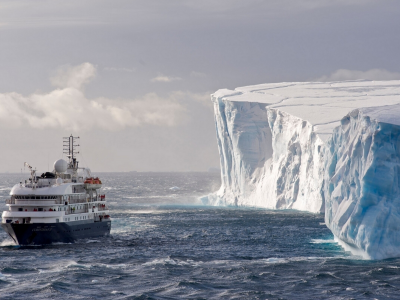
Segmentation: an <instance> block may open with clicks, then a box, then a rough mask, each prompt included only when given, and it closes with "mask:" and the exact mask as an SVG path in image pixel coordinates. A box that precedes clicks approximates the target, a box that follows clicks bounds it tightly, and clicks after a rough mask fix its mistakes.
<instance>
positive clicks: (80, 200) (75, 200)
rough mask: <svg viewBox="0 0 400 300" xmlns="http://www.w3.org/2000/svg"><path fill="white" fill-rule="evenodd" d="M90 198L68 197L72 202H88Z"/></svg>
mask: <svg viewBox="0 0 400 300" xmlns="http://www.w3.org/2000/svg"><path fill="white" fill-rule="evenodd" d="M89 199H90V198H86V197H85V198H78V199H70V200H69V203H71V204H74V203H86V202H89Z"/></svg>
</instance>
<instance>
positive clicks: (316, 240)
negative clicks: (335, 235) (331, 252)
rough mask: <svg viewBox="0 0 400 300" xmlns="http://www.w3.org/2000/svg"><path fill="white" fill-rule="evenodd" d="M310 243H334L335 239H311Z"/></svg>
mask: <svg viewBox="0 0 400 300" xmlns="http://www.w3.org/2000/svg"><path fill="white" fill-rule="evenodd" d="M310 243H311V244H334V243H336V241H335V240H323V239H312V240H311V242H310Z"/></svg>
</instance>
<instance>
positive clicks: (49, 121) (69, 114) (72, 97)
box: [0, 63, 187, 131]
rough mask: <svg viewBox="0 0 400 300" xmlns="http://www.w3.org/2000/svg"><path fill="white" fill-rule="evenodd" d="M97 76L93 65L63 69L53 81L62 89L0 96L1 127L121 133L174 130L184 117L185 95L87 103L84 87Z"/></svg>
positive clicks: (98, 99)
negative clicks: (144, 129) (126, 130)
mask: <svg viewBox="0 0 400 300" xmlns="http://www.w3.org/2000/svg"><path fill="white" fill-rule="evenodd" d="M95 74H96V68H95V67H94V66H93V65H92V64H90V63H84V64H81V65H79V66H75V67H71V66H64V67H62V68H60V69H59V70H58V73H57V76H55V77H53V78H51V81H52V83H53V84H54V85H56V86H58V87H60V88H57V89H55V90H53V91H51V92H49V93H35V94H32V95H29V96H23V95H21V94H19V93H15V92H12V93H0V124H1V126H3V127H22V126H29V127H32V128H38V129H47V128H63V129H68V130H74V131H78V130H90V129H94V128H97V129H98V128H101V129H104V130H119V129H123V128H126V127H137V126H142V125H160V126H174V125H176V124H178V123H179V122H180V121H182V119H183V118H184V117H185V111H186V108H185V107H184V106H183V105H182V104H181V102H182V100H183V99H184V98H185V97H187V93H184V92H175V93H171V94H170V95H169V96H168V97H166V98H161V97H159V96H158V95H157V94H154V93H149V94H146V95H145V96H143V97H140V98H138V99H129V100H127V99H108V98H97V99H88V98H87V97H86V96H85V94H84V91H83V86H84V84H86V83H88V82H89V81H90V80H91V79H93V78H94V77H95Z"/></svg>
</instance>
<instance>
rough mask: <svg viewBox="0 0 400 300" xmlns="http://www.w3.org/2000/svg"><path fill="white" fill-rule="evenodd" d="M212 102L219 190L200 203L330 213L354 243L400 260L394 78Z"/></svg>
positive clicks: (245, 93) (331, 223)
mask: <svg viewBox="0 0 400 300" xmlns="http://www.w3.org/2000/svg"><path fill="white" fill-rule="evenodd" d="M212 100H213V102H214V110H215V122H216V130H217V141H218V147H219V152H220V157H221V176H222V185H221V188H220V190H219V191H218V192H216V193H215V194H212V195H209V196H206V197H204V198H203V199H202V200H203V202H204V203H205V204H208V205H235V206H257V207H265V208H271V209H296V210H303V211H310V212H316V213H318V212H325V210H326V217H325V218H326V224H327V226H328V227H329V228H330V229H331V230H332V232H333V233H334V234H335V236H336V237H337V238H339V239H340V240H341V241H344V242H346V243H347V245H349V246H350V247H354V248H355V249H358V250H360V251H362V252H363V253H364V254H365V255H366V256H367V257H372V258H384V257H392V256H398V255H400V250H396V249H400V247H399V246H400V245H397V242H396V241H397V239H398V240H399V242H398V243H400V236H399V238H397V234H396V232H399V230H398V229H399V228H398V227H400V222H399V221H400V220H397V216H399V218H400V211H398V210H397V209H396V207H399V209H400V203H399V204H397V201H400V199H399V200H396V199H398V198H400V197H399V196H397V195H400V194H399V191H398V189H399V186H400V179H398V174H400V168H399V167H398V160H399V158H400V150H399V152H398V150H397V147H400V138H399V142H397V132H398V131H399V132H400V105H396V104H399V103H400V81H382V82H374V81H353V82H335V83H281V84H265V85H258V86H250V87H243V88H237V89H236V90H235V91H230V90H219V91H218V92H216V93H215V94H213V95H212ZM350 112H351V113H350ZM397 144H399V146H397ZM325 206H326V209H325ZM397 224H399V225H397ZM398 252H399V253H398ZM397 253H398V254H397Z"/></svg>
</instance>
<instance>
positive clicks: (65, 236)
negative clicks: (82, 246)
mask: <svg viewBox="0 0 400 300" xmlns="http://www.w3.org/2000/svg"><path fill="white" fill-rule="evenodd" d="M1 227H3V229H4V230H5V231H6V232H7V233H8V234H9V235H10V236H11V238H12V239H13V240H14V241H15V243H16V244H18V245H44V244H51V243H73V242H75V241H76V240H77V239H84V238H94V237H100V236H104V235H109V234H110V230H111V220H107V221H104V220H103V221H102V222H93V221H76V222H68V223H36V224H10V223H8V224H5V223H2V224H1Z"/></svg>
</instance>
